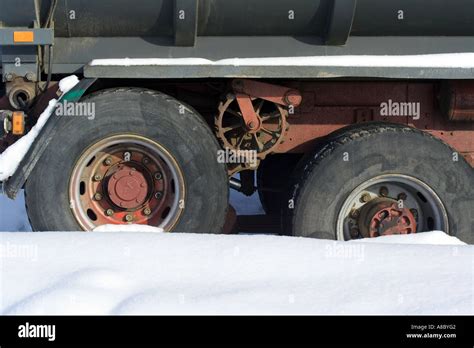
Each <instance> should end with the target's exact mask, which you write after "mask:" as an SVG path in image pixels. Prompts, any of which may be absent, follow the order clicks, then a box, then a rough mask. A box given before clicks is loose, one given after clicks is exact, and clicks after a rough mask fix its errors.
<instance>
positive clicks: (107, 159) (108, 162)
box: [104, 157, 112, 166]
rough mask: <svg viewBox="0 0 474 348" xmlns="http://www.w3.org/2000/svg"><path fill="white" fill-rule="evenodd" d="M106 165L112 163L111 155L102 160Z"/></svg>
mask: <svg viewBox="0 0 474 348" xmlns="http://www.w3.org/2000/svg"><path fill="white" fill-rule="evenodd" d="M104 164H105V165H106V166H110V165H111V164H112V157H107V158H106V159H105V161H104Z"/></svg>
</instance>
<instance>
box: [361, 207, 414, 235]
mask: <svg viewBox="0 0 474 348" xmlns="http://www.w3.org/2000/svg"><path fill="white" fill-rule="evenodd" d="M358 225H359V228H360V232H361V234H362V236H363V237H365V238H367V237H378V236H386V235H393V234H409V233H416V219H415V216H414V215H413V213H412V212H411V211H410V209H408V208H403V207H402V208H401V207H399V205H398V202H397V201H395V200H393V199H389V198H378V199H374V200H372V201H370V202H369V203H368V204H366V205H365V206H364V207H363V208H362V210H361V214H360V217H359V221H358Z"/></svg>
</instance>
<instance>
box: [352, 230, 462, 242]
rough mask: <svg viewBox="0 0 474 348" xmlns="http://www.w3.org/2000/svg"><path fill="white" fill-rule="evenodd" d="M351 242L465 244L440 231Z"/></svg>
mask: <svg viewBox="0 0 474 348" xmlns="http://www.w3.org/2000/svg"><path fill="white" fill-rule="evenodd" d="M351 243H384V244H432V245H466V243H464V242H463V241H461V240H459V239H457V238H456V237H453V236H449V235H447V234H446V233H444V232H442V231H433V232H430V233H417V234H408V235H392V236H384V237H381V238H366V239H356V240H352V241H351Z"/></svg>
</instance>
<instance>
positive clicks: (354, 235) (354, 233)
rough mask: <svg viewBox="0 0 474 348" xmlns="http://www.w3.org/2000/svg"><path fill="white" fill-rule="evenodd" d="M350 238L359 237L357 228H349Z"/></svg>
mask: <svg viewBox="0 0 474 348" xmlns="http://www.w3.org/2000/svg"><path fill="white" fill-rule="evenodd" d="M351 237H352V238H357V237H359V229H358V228H357V227H352V228H351Z"/></svg>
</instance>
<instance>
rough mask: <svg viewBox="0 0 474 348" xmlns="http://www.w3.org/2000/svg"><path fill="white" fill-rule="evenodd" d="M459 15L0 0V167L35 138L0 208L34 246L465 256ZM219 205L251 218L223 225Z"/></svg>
mask: <svg viewBox="0 0 474 348" xmlns="http://www.w3.org/2000/svg"><path fill="white" fill-rule="evenodd" d="M473 17H474V4H473V3H472V2H471V1H469V0H459V1H456V2H452V1H448V0H415V1H414V0H390V1H379V0H292V1H289V0H273V1H269V0H258V1H255V0H135V1H133V2H131V1H128V0H101V1H93V0H68V1H65V0H64V1H62V0H15V1H13V0H0V50H1V51H0V56H1V75H2V83H1V87H0V110H1V111H0V120H1V122H2V124H3V127H1V128H2V130H1V133H0V158H1V156H2V155H4V154H5V153H6V152H8V151H10V152H12V151H13V150H11V149H12V148H14V147H15V146H16V144H18V143H20V142H22V139H24V138H25V137H28V134H29V133H31V132H32V130H35V132H37V133H38V134H37V135H36V136H35V137H31V138H32V140H31V141H30V142H27V141H23V144H21V143H20V145H22V146H23V147H24V146H25V145H24V144H25V143H28V144H27V146H26V148H27V150H26V151H25V153H24V156H21V158H20V161H19V164H18V165H17V166H16V167H15V170H14V171H13V172H12V173H6V174H5V173H4V175H3V179H2V192H3V193H4V194H6V195H7V196H8V197H10V198H12V199H15V197H16V196H17V194H18V192H19V191H20V190H21V189H24V192H25V201H26V208H27V212H28V217H29V220H30V223H31V226H32V228H33V230H35V231H78V230H79V231H81V230H83V231H93V230H94V229H95V228H97V227H98V226H101V225H106V224H116V225H121V224H143V225H150V226H156V227H160V228H162V229H163V230H164V231H167V232H191V233H230V232H232V231H235V230H236V229H237V230H239V231H244V232H245V231H248V232H251V231H255V230H265V231H270V232H276V233H279V234H282V235H290V236H300V237H311V238H322V239H333V240H341V241H344V240H353V239H360V238H374V237H379V236H385V235H393V234H411V233H421V232H426V231H433V230H440V231H444V232H446V233H447V234H449V235H453V236H456V237H458V238H460V239H461V240H463V241H465V242H467V243H472V242H473V241H474V176H473V166H474V26H473V25H472V18H473ZM70 75H76V76H77V77H78V79H79V82H78V83H77V84H76V85H75V86H74V87H73V88H72V89H71V90H70V91H68V92H67V93H61V89H60V88H58V82H59V81H61V80H62V79H64V78H67V77H68V76H70ZM56 98H58V99H59V100H57V104H56V105H55V106H54V108H50V109H48V108H47V106H48V103H50V101H51V100H55V99H56ZM38 125H39V126H38ZM35 126H38V127H36V128H35ZM33 138H34V139H33ZM17 147H20V146H19V145H17ZM2 170H4V168H0V173H2ZM229 189H233V190H237V191H239V192H241V193H242V194H244V195H252V194H254V193H258V197H259V199H260V201H261V203H262V206H263V208H264V210H265V214H264V215H261V216H242V215H239V216H236V213H235V209H233V207H232V206H231V205H230V204H229Z"/></svg>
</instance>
